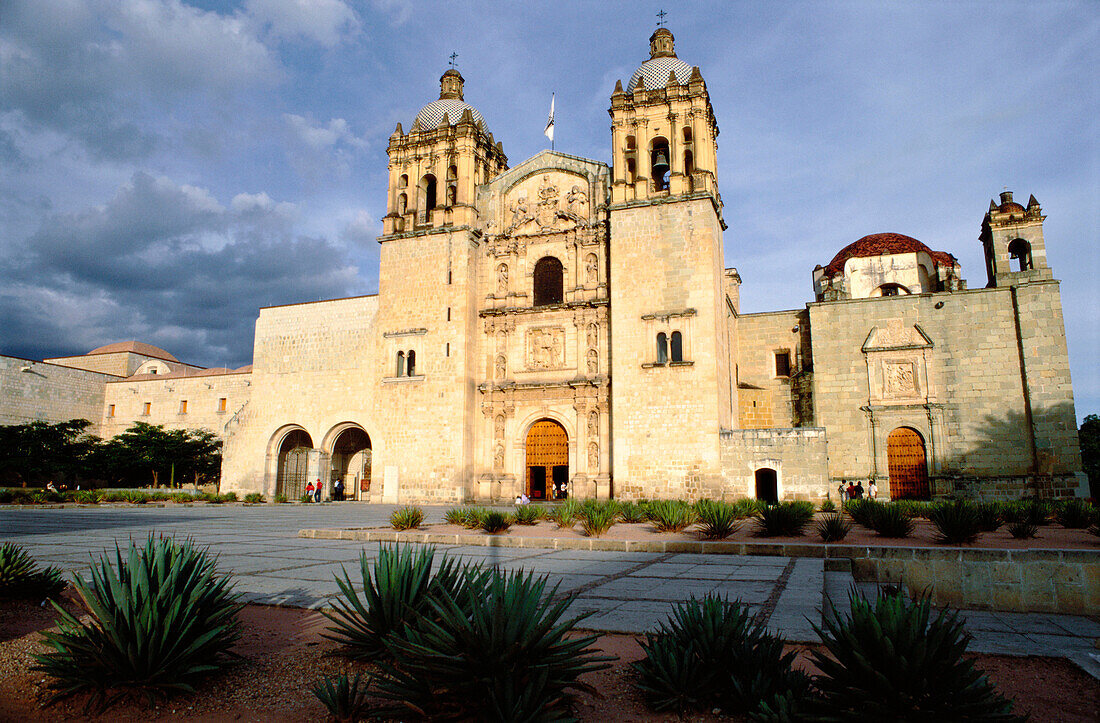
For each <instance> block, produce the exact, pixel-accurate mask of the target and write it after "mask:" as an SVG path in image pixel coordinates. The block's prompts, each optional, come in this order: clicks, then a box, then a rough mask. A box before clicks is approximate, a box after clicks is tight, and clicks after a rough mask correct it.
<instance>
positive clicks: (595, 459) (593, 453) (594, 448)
mask: <svg viewBox="0 0 1100 723" xmlns="http://www.w3.org/2000/svg"><path fill="white" fill-rule="evenodd" d="M588 471H589V472H599V471H600V445H598V444H596V443H595V442H589V443H588Z"/></svg>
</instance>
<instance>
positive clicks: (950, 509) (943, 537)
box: [928, 500, 982, 545]
mask: <svg viewBox="0 0 1100 723" xmlns="http://www.w3.org/2000/svg"><path fill="white" fill-rule="evenodd" d="M928 519H929V520H930V521H931V522H932V524H933V525H934V526H935V528H936V541H937V542H942V543H945V544H949V545H958V544H962V543H967V542H973V541H974V540H976V539H977V537H978V533H979V532H981V529H982V526H981V519H980V518H979V516H978V512H977V510H975V509H974V506H973V505H971V504H970V503H968V502H966V501H964V500H955V501H954V502H945V503H941V504H938V505H936V507H935V508H934V509H933V510H932V513H931V514H930V515H929V516H928Z"/></svg>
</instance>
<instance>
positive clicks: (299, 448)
mask: <svg viewBox="0 0 1100 723" xmlns="http://www.w3.org/2000/svg"><path fill="white" fill-rule="evenodd" d="M312 451H313V439H312V438H311V437H310V436H309V432H307V431H306V430H304V429H292V430H290V431H289V432H287V434H286V436H285V437H283V441H282V442H280V443H279V456H278V460H279V461H278V467H277V469H276V473H275V494H276V495H284V496H285V497H286V498H287V499H288V500H296V499H298V498H299V497H301V496H302V495H304V494H305V493H306V481H307V477H308V468H309V453H310V452H312Z"/></svg>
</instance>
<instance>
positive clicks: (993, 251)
mask: <svg viewBox="0 0 1100 723" xmlns="http://www.w3.org/2000/svg"><path fill="white" fill-rule="evenodd" d="M1045 219H1046V216H1044V215H1043V209H1042V207H1040V206H1039V202H1038V201H1036V200H1035V196H1034V195H1032V196H1031V198H1029V199H1028V202H1027V207H1026V208H1025V207H1024V206H1021V205H1020V204H1019V203H1017V202H1016V201H1014V200H1012V191H1009V190H1007V189H1006V190H1005V191H1004V192H1003V193H1001V202H1000V203H999V204H998V203H997V202H996V201H990V202H989V211H987V212H986V214H985V218H984V219H982V233H981V236H980V237H979V238H980V239H981V242H982V247H983V250H984V251H985V269H986V274H987V275H988V276H989V283H988V284H986V286H988V287H993V286H1016V285H1018V284H1024V283H1028V282H1031V281H1049V280H1051V279H1053V278H1054V274H1053V272H1052V271H1051V270H1050V267H1049V266H1047V247H1046V242H1045V241H1044V240H1043V221H1044V220H1045Z"/></svg>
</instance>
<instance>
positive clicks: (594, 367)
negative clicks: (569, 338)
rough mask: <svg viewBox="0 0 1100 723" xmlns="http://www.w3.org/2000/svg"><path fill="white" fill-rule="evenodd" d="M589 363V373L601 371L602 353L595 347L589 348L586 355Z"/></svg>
mask: <svg viewBox="0 0 1100 723" xmlns="http://www.w3.org/2000/svg"><path fill="white" fill-rule="evenodd" d="M585 357H586V359H587V365H588V373H589V374H599V372H600V355H599V354H598V353H597V352H596V350H595V349H589V350H588V354H586V355H585Z"/></svg>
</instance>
